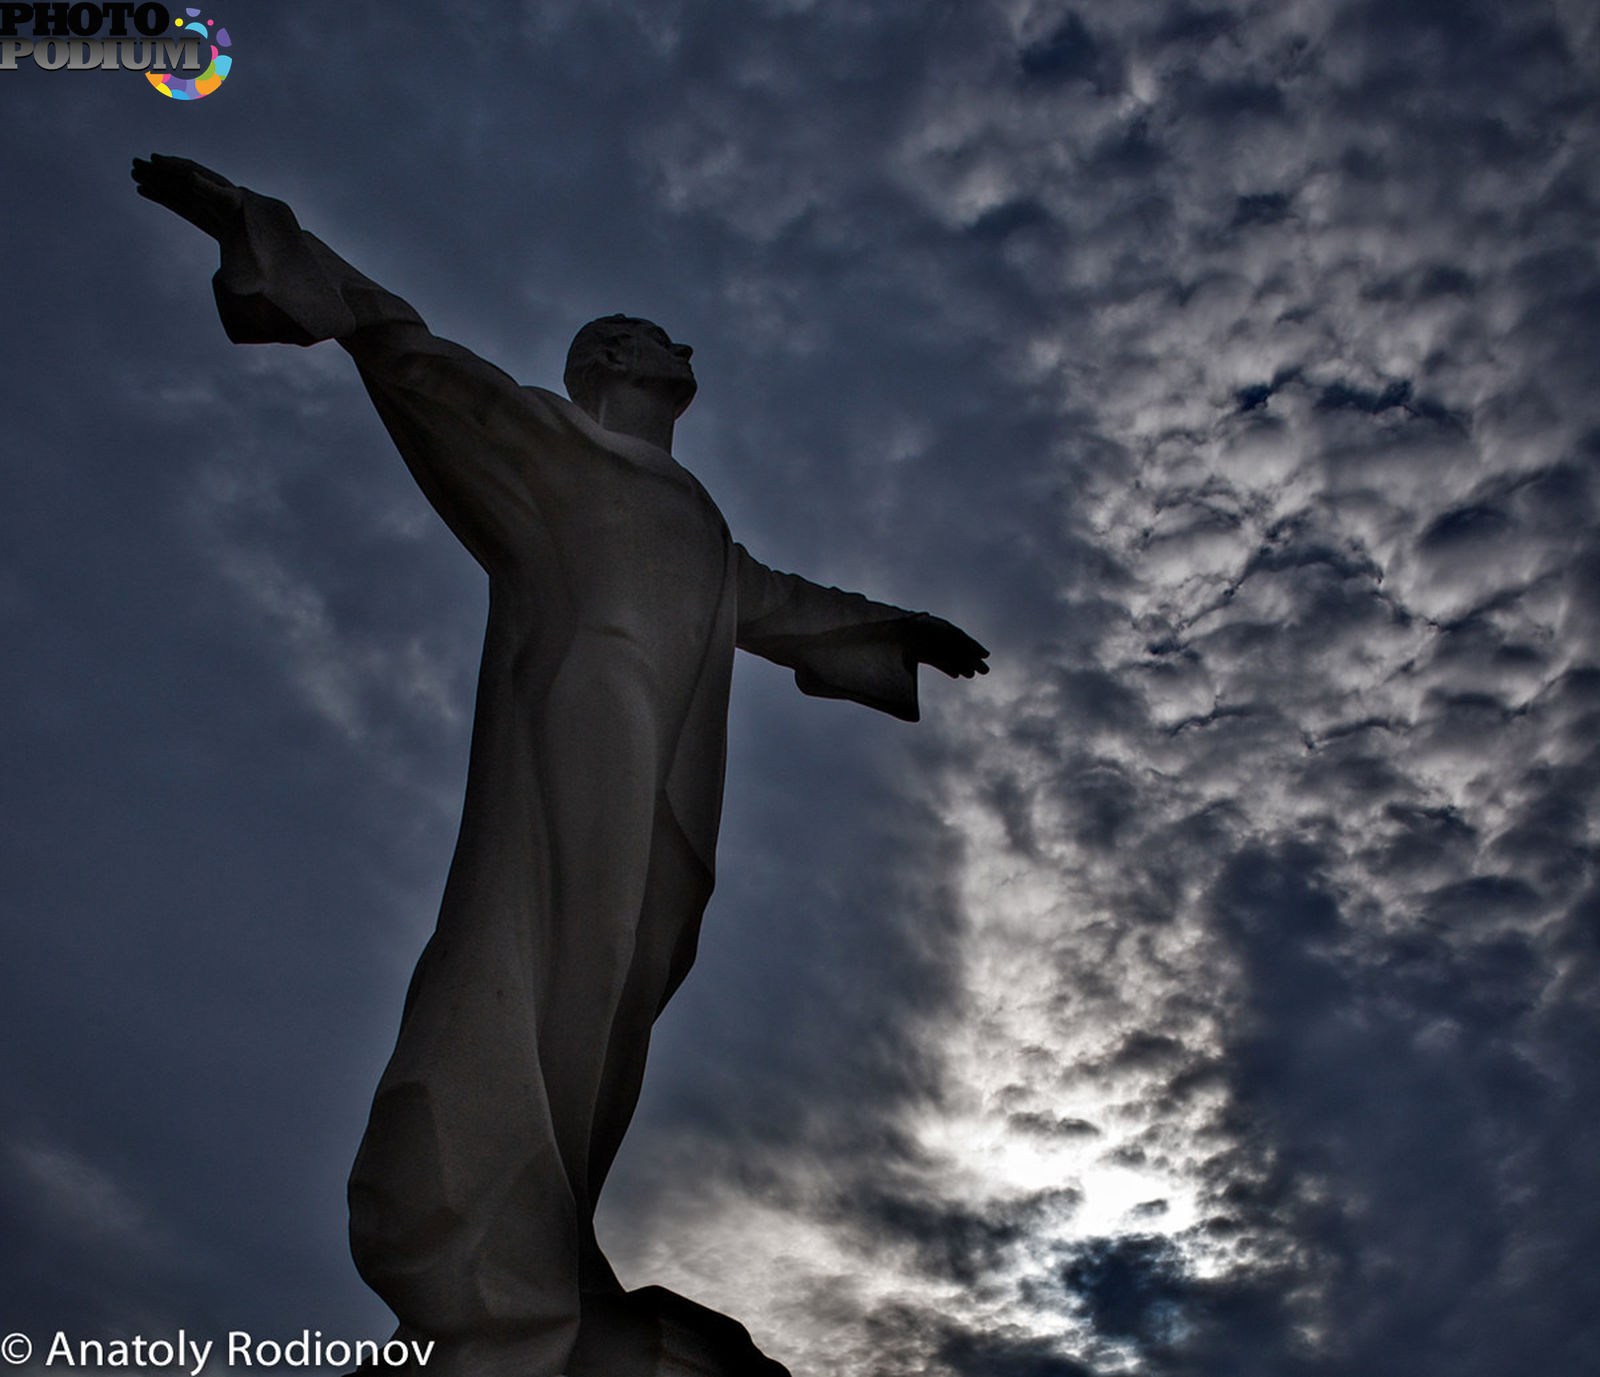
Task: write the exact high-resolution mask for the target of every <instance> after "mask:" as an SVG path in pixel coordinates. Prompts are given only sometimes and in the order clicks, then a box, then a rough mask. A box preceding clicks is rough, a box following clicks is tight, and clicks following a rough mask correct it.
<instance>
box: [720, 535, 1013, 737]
mask: <svg viewBox="0 0 1600 1377" xmlns="http://www.w3.org/2000/svg"><path fill="white" fill-rule="evenodd" d="M734 557H735V559H736V560H737V561H738V575H739V631H738V636H739V646H740V648H741V649H743V650H748V651H750V652H751V653H752V654H755V655H760V656H761V657H762V658H763V659H767V660H772V661H774V662H775V663H777V664H780V665H784V666H786V667H787V668H789V669H792V670H794V677H795V683H796V684H798V685H799V687H800V690H801V692H802V693H809V694H813V695H815V696H817V697H821V698H849V699H852V700H854V701H855V702H858V703H864V704H866V705H867V706H868V707H873V708H878V709H879V710H881V711H883V712H887V713H890V714H892V715H893V716H895V717H899V718H902V719H903V720H905V721H908V722H915V721H916V720H917V717H918V706H917V666H918V665H919V664H928V665H932V666H933V667H934V668H935V669H939V670H942V671H943V672H944V673H946V674H948V675H950V676H951V677H952V678H955V677H960V678H970V677H971V676H972V675H974V674H987V673H988V672H989V666H988V665H987V664H985V663H984V661H985V660H986V659H987V658H988V654H989V652H988V651H987V650H986V649H984V647H983V646H981V645H979V644H978V642H977V641H975V640H973V638H972V637H971V636H969V635H967V633H966V632H965V631H962V630H961V628H960V627H957V626H953V625H952V624H951V623H949V622H947V621H945V620H944V619H943V618H942V617H934V616H930V615H929V614H928V613H926V612H910V611H907V610H906V609H905V608H903V607H894V606H892V605H890V604H889V603H882V602H873V601H872V600H871V599H870V598H865V597H863V596H862V595H861V594H860V593H846V592H844V591H843V590H841V589H838V588H824V587H822V585H820V584H816V583H812V582H811V581H810V580H809V579H803V578H801V577H800V576H799V575H798V574H783V573H779V572H778V571H777V570H775V569H769V568H768V567H767V566H766V565H765V564H763V563H761V561H760V560H758V559H755V558H754V557H753V556H752V555H751V554H750V553H749V552H748V551H747V550H746V549H745V548H744V546H742V545H735V546H734Z"/></svg>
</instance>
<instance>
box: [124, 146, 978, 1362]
mask: <svg viewBox="0 0 1600 1377" xmlns="http://www.w3.org/2000/svg"><path fill="white" fill-rule="evenodd" d="M134 178H135V180H136V182H137V183H138V185H139V190H140V192H141V194H143V195H144V196H146V197H148V198H150V199H152V200H154V201H157V202H158V203H160V204H162V205H165V206H167V207H168V208H169V209H171V210H173V211H175V212H176V213H178V214H179V215H181V216H183V217H184V218H185V219H187V220H189V221H190V223H192V224H194V225H196V226H197V227H199V228H201V229H203V230H205V231H206V232H207V233H209V234H211V235H212V236H213V237H214V238H216V239H217V241H218V243H219V245H220V248H221V259H222V261H221V267H220V268H219V270H218V272H217V275H216V278H215V281H214V289H215V293H216V298H217V305H218V309H219V312H220V314H221V317H222V321H223V325H224V327H225V329H226V330H227V333H228V336H229V338H230V339H232V340H234V341H235V342H238V343H268V342H279V343H292V344H299V345H310V344H314V343H317V342H319V341H322V340H329V339H333V340H337V341H338V342H339V343H340V344H341V345H342V346H343V347H344V348H345V349H346V350H347V351H348V352H349V354H350V355H351V357H352V358H353V359H354V360H355V363H356V366H357V368H358V369H359V371H360V375H361V378H362V381H363V382H364V383H365V385H366V388H367V391H368V393H369V394H370V396H371V398H372V401H373V404H374V406H375V407H376V408H377V410H378V413H379V415H380V416H381V417H382V419H383V422H384V424H385V426H386V427H387V428H388V431H389V434H390V435H391V436H392V437H393V439H394V442H395V445H396V447H397V449H398V450H399V452H400V454H401V455H402V457H403V458H404V459H405V462H406V463H407V465H408V466H409V467H410V469H411V472H412V474H413V475H414V476H415V478H416V480H417V482H418V484H419V486H420V487H421V488H422V490H423V492H424V493H425V494H426V495H427V497H428V499H429V501H430V502H431V503H432V504H433V506H434V507H435V509H436V510H437V511H438V512H439V515H440V516H441V517H442V518H443V519H444V521H445V522H446V523H447V524H448V525H449V527H450V529H451V530H452V531H453V532H454V533H455V535H456V536H457V537H458V538H459V539H460V541H461V543H462V544H463V545H464V546H465V547H466V548H467V550H468V551H470V552H471V554H472V555H473V557H474V558H475V559H476V560H477V561H478V563H479V564H480V565H481V566H482V567H483V569H484V571H485V573H486V574H487V576H488V579H489V590H490V599H489V623H488V629H487V632H486V636H485V643H484V652H483V661H482V667H481V671H480V676H479V684H478V694H477V706H476V712H475V717H474V723H473V734H472V748H471V758H470V762H469V769H468V781H467V793H466V800H465V803H464V807H463V813H462V821H461V832H460V837H459V839H458V842H457V847H456V852H455V856H454V859H453V861H452V863H451V869H450V875H449V879H448V881H447V884H446V888H445V895H444V900H443V904H442V907H441V911H440V914H439V921H438V926H437V928H436V930H435V933H434V935H433V937H432V939H431V940H430V941H429V943H428V945H427V948H426V949H425V950H424V952H423V954H422V957H421V959H420V960H419V962H418V964H417V969H416V973H415V975H414V976H413V979H412V983H411V988H410V990H409V992H408V995H407V998H406V1002H405V1009H404V1012H403V1015H402V1021H401V1027H400V1033H399V1038H398V1040H397V1043H396V1046H395V1050H394V1053H393V1056H392V1058H391V1060H390V1062H389V1065H388V1067H387V1069H386V1070H385V1072H384V1075H383V1078H382V1080H381V1082H380V1083H379V1086H378V1090H377V1093H376V1095H375V1097H374V1101H373V1106H372V1113H371V1117H370V1120H369V1123H368V1128H367V1132H366V1136H365V1138H364V1140H363V1142H362V1146H361V1149H360V1152H359V1154H358V1156H357V1159H356V1163H355V1167H354V1169H353V1172H352V1175H351V1180H350V1231H351V1248H352V1252H353V1254H354V1256H355V1259H356V1264H357V1267H358V1268H359V1269H360V1271H361V1274H362V1276H363V1277H364V1278H365V1279H366V1281H367V1282H368V1284H369V1285H371V1286H372V1287H373V1289H374V1290H376V1291H377V1292H378V1294H379V1295H381V1296H382V1297H383V1299H384V1300H385V1301H387V1302H388V1304H389V1305H390V1306H391V1307H392V1308H393V1310H394V1311H395V1314H396V1316H397V1317H398V1318H399V1320H400V1322H401V1332H402V1333H403V1334H406V1335H421V1336H426V1337H428V1338H431V1339H434V1340H435V1341H436V1343H437V1352H436V1354H435V1357H434V1359H433V1361H431V1362H430V1363H429V1365H428V1369H427V1370H428V1371H429V1372H430V1373H435V1374H443V1375H444V1377H454V1375H455V1374H457V1373H460V1374H470V1377H491V1375H497V1374H500V1373H506V1374H512V1373H516V1374H526V1375H528V1377H533V1375H538V1377H552V1375H553V1374H557V1373H563V1372H565V1373H568V1374H569V1377H588V1374H591V1373H593V1374H598V1373H602V1372H604V1373H608V1374H629V1373H635V1372H638V1373H697V1374H723V1373H729V1374H731V1373H739V1374H750V1375H751V1377H774V1375H775V1374H781V1373H782V1372H783V1369H782V1368H781V1367H780V1366H779V1365H777V1364H776V1363H773V1362H771V1361H770V1360H769V1359H766V1358H764V1357H763V1356H762V1355H761V1354H760V1353H759V1351H758V1350H757V1349H756V1348H755V1346H754V1345H753V1344H752V1343H751V1341H750V1338H749V1335H748V1334H747V1333H746V1332H745V1331H744V1330H743V1329H742V1328H741V1327H740V1326H739V1325H737V1324H736V1323H734V1322H733V1321H731V1320H728V1319H727V1318H726V1317H724V1316H720V1315H717V1314H716V1313H715V1312H713V1311H710V1310H706V1309H705V1308H704V1307H701V1306H696V1305H694V1304H693V1303H692V1302H689V1301H685V1300H683V1299H682V1298H681V1297H676V1296H673V1295H672V1294H671V1293H670V1292H665V1291H661V1290H660V1289H659V1288H646V1289H645V1290H643V1291H636V1292H632V1293H627V1292H624V1291H623V1289H622V1287H621V1285H620V1284H619V1282H618V1281H617V1278H616V1276H615V1274H614V1273H613V1272H612V1270H611V1267H610V1265H609V1264H608V1263H607V1262H606V1259H605V1257H604V1255H603V1254H602V1253H601V1250H600V1248H599V1245H598V1244H597V1242H596V1240H595V1236H594V1227H593V1220H594V1211H595V1204H596V1201H597V1199H598V1196H599V1193H600V1189H601V1187H602V1185H603V1184H604V1181H605V1178H606V1174H607V1172H608V1171H609V1169H610V1167H611V1163H612V1161H613V1159H614V1157H615V1155H616V1152H617V1149H618V1147H619V1146H620V1144H621V1141H622V1137H623V1134H624V1133H625V1131H626V1129H627V1126H628V1122H629V1120H630V1118H631V1117H632V1114H633V1110H634V1106H635V1103H636V1101H637V1097H638V1093H639V1088H640V1084H641V1081H642V1077H643V1074H644V1065H645V1057H646V1052H647V1050H648V1047H649V1041H650V1030H651V1025H652V1024H653V1022H654V1020H655V1018H656V1016H657V1014H658V1013H659V1012H660V1011H661V1009H662V1007H663V1006H664V1005H665V1003H666V1002H667V1000H668V999H669V998H670V997H671V995H672V993H673V992H674V990H676V988H677V987H678V985H679V983H680V982H681V981H682V979H683V977H684V975H685V974H686V972H687V971H688V969H689V966H690V964H691V963H692V961H693V959H694V953H695V945H696V940H697V937H698V932H699V924H700V917H701V913H702V911H703V909H704V907H705V904H706V900H707V899H708V898H709V896H710V893H711V887H712V879H713V867H714V858H715V849H716V835H717V828H718V822H719V816H720V809H721V799H722V769H723V757H724V737H725V731H726V717H727V700H728V688H729V681H730V676H731V667H732V661H733V653H734V649H735V647H736V646H737V647H741V648H743V649H746V650H750V651H752V652H754V653H756V654H759V655H763V656H765V657H767V658H768V659H771V660H774V661H776V662H778V663H779V664H783V665H786V666H788V667H789V668H791V669H793V670H794V672H795V677H796V681H797V683H798V685H799V687H800V688H801V689H802V690H803V691H804V692H806V693H810V694H816V695H822V696H829V697H840V698H850V699H853V700H855V701H857V702H861V703H864V704H866V705H868V706H871V707H875V708H878V709H881V710H883V711H886V712H889V713H892V714H894V715H895V716H898V717H901V718H904V719H907V720H915V719H916V717H917V666H918V664H919V663H930V664H933V665H935V666H936V667H938V668H940V669H942V670H944V671H945V672H946V673H948V674H951V675H963V676H970V675H972V674H974V673H978V672H982V671H983V670H984V669H985V668H986V666H985V664H984V658H985V656H986V654H987V652H986V651H985V650H984V649H983V647H981V646H980V645H978V644H977V642H975V641H973V640H972V639H971V638H970V637H969V636H967V635H966V634H965V633H963V632H961V631H960V630H958V629H957V628H956V627H954V626H952V625H950V624H949V623H948V622H945V621H942V620H940V619H939V618H936V617H930V616H927V615H926V614H919V613H912V612H908V611H906V610H905V609H903V608H898V607H892V606H889V605H887V604H883V603H877V602H872V601H870V600H869V599H867V598H864V597H862V596H861V595H859V594H856V593H846V592H842V591H840V590H839V589H837V588H825V587H822V586H820V585H817V584H815V583H811V582H809V581H808V580H805V579H802V578H798V577H796V576H795V575H792V574H783V573H779V572H776V571H774V570H772V569H769V568H767V567H766V566H765V565H763V564H761V563H760V562H759V561H758V560H756V559H754V558H753V557H752V556H751V555H750V554H749V553H748V552H747V551H746V550H745V549H744V548H743V547H742V546H740V545H738V544H737V543H735V542H734V541H733V540H732V538H731V536H730V535H729V533H728V529H727V525H726V523H725V522H724V521H723V519H722V516H721V514H720V512H718V510H717V508H716V506H715V504H714V503H713V502H712V500H711V498H710V497H709V495H708V494H707V493H706V492H705V490H704V489H703V488H702V487H701V486H700V484H699V483H698V482H697V481H696V480H695V479H694V477H693V476H692V475H691V474H690V473H689V472H688V471H687V470H686V469H684V468H683V467H682V466H680V465H679V464H678V463H677V461H676V460H675V459H674V458H673V456H672V453H671V447H672V437H673V427H674V423H675V421H676V419H677V417H678V416H679V415H680V414H681V413H682V411H683V409H684V408H685V407H687V406H688V404H689V402H690V401H691V400H692V399H693V397H694V393H695V388H696V382H695V378H694V374H693V370H692V368H691V366H690V362H689V360H690V353H691V351H690V350H689V348H688V346H686V345H682V344H677V343H674V342H673V341H672V340H671V339H670V338H669V337H668V336H667V335H666V333H665V332H664V331H662V330H661V329H659V327H657V326H655V325H653V324H651V323H650V322H648V321H642V320H638V319H634V318H629V317H621V316H615V317H608V318H605V319H603V320H600V321H596V322H592V323H591V324H590V325H589V326H586V327H585V328H584V329H583V330H582V331H580V332H579V335H578V337H577V339H576V340H575V341H574V345H573V350H572V353H571V356H570V358H569V365H568V368H567V373H566V382H567V385H568V387H569V390H570V391H571V392H572V393H573V396H574V398H576V399H577V400H576V401H569V400H567V399H566V398H562V397H559V396H557V395H555V394H554V393H551V392H547V391H545V390H544V389H542V388H537V387H524V386H521V385H519V384H518V383H516V382H515V381H514V380H513V379H512V378H510V377H509V376H507V375H506V374H505V373H503V372H501V371H500V370H499V369H498V368H496V367H494V366H493V365H492V364H489V363H486V362H485V361H483V360H482V359H480V358H478V357H476V356H475V355H474V354H472V353H471V352H470V351H468V350H466V349H463V348H462V347H461V346H460V345H457V344H453V343H451V342H449V341H447V340H442V339H439V338H438V337H436V336H435V335H433V334H432V333H431V332H430V331H429V330H428V329H427V327H426V326H425V325H424V323H423V322H422V320H421V318H420V317H419V316H418V315H417V313H416V312H415V311H414V310H412V309H411V307H410V306H408V305H407V304H406V303H405V302H404V301H402V300H401V299H400V298H399V297H397V296H395V295H393V294H392V293H390V292H388V291H386V290H384V289H383V288H382V287H380V286H378V285H377V284H376V283H374V282H372V281H371V280H370V279H368V278H366V277H364V276H362V274H360V273H359V272H357V271H356V270H355V269H354V268H352V267H351V266H350V265H349V264H348V263H346V262H344V260H343V259H341V258H339V257H338V255H336V254H335V253H333V252H332V251H331V250H330V249H329V248H328V247H327V246H326V245H324V244H323V243H322V242H321V241H320V240H318V239H316V238H315V237H314V236H312V235H310V234H308V233H306V232H305V231H304V230H302V229H301V228H300V226H299V225H298V223H297V222H296V220H295V217H294V215H293V214H292V212H291V211H290V210H289V208H288V207H287V206H286V205H284V204H283V203H282V202H279V201H274V200H270V199H268V198H266V197H262V196H258V195H255V194H254V193H252V192H249V191H246V190H245V189H243V188H241V187H237V186H234V185H233V184H232V183H231V182H228V181H227V180H226V179H225V178H222V177H220V176H218V175H217V174H215V173H213V172H210V171H208V170H207V169H205V168H202V167H200V166H199V165H198V164H195V163H192V162H189V161H187V160H184V159H174V158H161V157H156V158H153V159H152V160H150V161H148V162H147V161H144V160H139V161H136V163H135V165H134ZM579 402H581V403H582V404H581V405H579V404H578V403H579Z"/></svg>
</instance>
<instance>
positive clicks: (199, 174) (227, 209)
mask: <svg viewBox="0 0 1600 1377" xmlns="http://www.w3.org/2000/svg"><path fill="white" fill-rule="evenodd" d="M133 180H134V181H135V182H136V183H138V187H139V195H141V196H143V197H146V198H147V199H149V200H151V201H154V202H155V203H156V204H157V205H161V206H165V207H166V208H167V209H168V210H170V211H171V212H172V213H173V214H174V215H181V216H182V217H183V218H184V219H185V220H187V221H188V222H189V223H190V224H191V225H193V226H194V227H195V228H196V229H200V230H204V231H205V232H206V233H207V234H209V235H210V236H211V237H212V238H213V239H220V238H222V236H223V235H224V234H225V233H226V232H227V230H228V229H229V227H230V226H232V225H233V223H234V221H235V220H236V218H237V217H238V214H239V207H240V206H241V205H243V203H244V192H243V191H241V190H240V189H239V188H238V187H236V186H235V185H234V184H233V183H232V182H230V181H229V180H228V179H227V178H226V177H224V176H223V175H222V174H221V173H220V172H213V171H212V170H211V169H210V168H209V167H202V166H201V165H200V164H199V163H197V162H193V161H191V160H190V159H188V158H170V157H168V156H166V155H165V154H164V153H152V154H151V155H150V157H149V159H148V160H146V159H144V158H135V159H134V160H133Z"/></svg>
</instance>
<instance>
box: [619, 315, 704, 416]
mask: <svg viewBox="0 0 1600 1377" xmlns="http://www.w3.org/2000/svg"><path fill="white" fill-rule="evenodd" d="M631 323H632V325H633V329H632V330H631V331H630V341H631V343H632V346H633V348H632V358H631V359H630V360H629V361H628V363H627V364H626V373H627V377H628V378H629V380H630V381H632V382H635V383H639V384H641V385H643V386H645V387H651V388H660V389H661V390H663V391H665V392H666V393H667V394H668V395H669V396H671V397H672V399H673V400H674V401H675V402H676V403H677V407H678V414H679V415H680V416H681V415H682V414H683V411H684V408H685V407H687V406H688V405H689V403H690V402H691V401H693V400H694V394H695V391H696V389H697V387H698V386H699V384H697V383H696V382H695V377H694V369H692V368H690V367H689V359H690V356H691V355H692V354H693V353H694V350H693V349H691V348H690V347H689V346H688V345H687V344H674V343H673V342H672V339H671V337H670V336H669V335H668V334H667V332H666V331H665V330H663V329H662V328H661V327H660V326H659V325H656V324H654V323H653V322H651V321H648V320H639V321H634V322H631Z"/></svg>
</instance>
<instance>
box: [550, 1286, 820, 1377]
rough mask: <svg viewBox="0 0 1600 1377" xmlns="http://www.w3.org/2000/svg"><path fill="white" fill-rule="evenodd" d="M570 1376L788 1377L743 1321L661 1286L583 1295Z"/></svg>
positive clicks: (568, 1368)
mask: <svg viewBox="0 0 1600 1377" xmlns="http://www.w3.org/2000/svg"><path fill="white" fill-rule="evenodd" d="M565 1377H790V1374H789V1369H788V1368H786V1367H784V1366H783V1364H782V1363H778V1362H774V1361H773V1360H772V1359H771V1358H769V1357H767V1356H766V1354H764V1353H763V1352H762V1351H761V1350H760V1349H759V1348H757V1347H756V1346H755V1343H754V1341H753V1340H752V1339H751V1338H750V1331H749V1330H747V1329H746V1328H745V1327H744V1326H743V1325H742V1324H740V1323H739V1322H738V1321H737V1320H732V1319H729V1318H728V1316H726V1315H720V1314H718V1313H717V1312H716V1311H715V1310H711V1309H708V1308H707V1307H706V1306H703V1305H697V1304H696V1303H695V1302H694V1301H692V1300H686V1299H685V1298H684V1297H683V1296H680V1295H677V1294H675V1293H674V1292H672V1291H668V1290H666V1289H665V1288H663V1287H660V1286H645V1287H641V1288H640V1289H639V1290H637V1291H628V1292H626V1293H623V1294H621V1295H609V1294H596V1293H590V1294H589V1295H586V1296H584V1298H583V1323H582V1326H581V1327H580V1329H579V1330H578V1344H577V1347H576V1348H574V1349H573V1350H572V1358H571V1360H570V1361H569V1363H568V1367H567V1372H566V1374H565Z"/></svg>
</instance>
